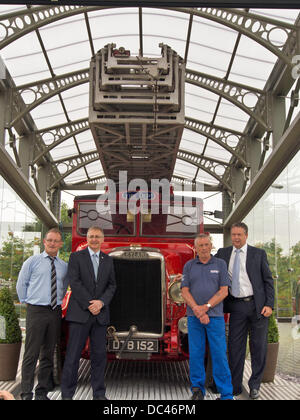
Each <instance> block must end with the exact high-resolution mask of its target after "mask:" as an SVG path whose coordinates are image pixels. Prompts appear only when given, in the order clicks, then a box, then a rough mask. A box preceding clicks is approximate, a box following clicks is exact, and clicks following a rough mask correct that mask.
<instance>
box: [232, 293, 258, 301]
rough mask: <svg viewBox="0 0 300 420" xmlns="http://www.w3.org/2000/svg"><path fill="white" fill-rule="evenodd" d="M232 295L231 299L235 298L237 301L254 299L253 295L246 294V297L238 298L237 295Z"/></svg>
mask: <svg viewBox="0 0 300 420" xmlns="http://www.w3.org/2000/svg"><path fill="white" fill-rule="evenodd" d="M230 297H231V299H233V300H235V301H237V302H250V301H251V300H253V299H254V297H253V296H246V297H240V298H238V297H235V296H232V295H230Z"/></svg>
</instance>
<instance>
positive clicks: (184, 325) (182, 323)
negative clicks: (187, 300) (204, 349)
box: [178, 316, 188, 334]
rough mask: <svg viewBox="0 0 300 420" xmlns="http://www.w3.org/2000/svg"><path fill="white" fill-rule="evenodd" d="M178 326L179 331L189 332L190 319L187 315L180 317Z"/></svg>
mask: <svg viewBox="0 0 300 420" xmlns="http://www.w3.org/2000/svg"><path fill="white" fill-rule="evenodd" d="M178 328H179V331H181V332H182V333H183V334H187V333H188V320H187V317H186V316H184V317H183V318H180V320H179V321H178Z"/></svg>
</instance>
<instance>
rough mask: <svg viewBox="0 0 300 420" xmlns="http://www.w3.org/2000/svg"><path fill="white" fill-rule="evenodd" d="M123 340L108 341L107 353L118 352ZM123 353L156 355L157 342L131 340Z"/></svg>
mask: <svg viewBox="0 0 300 420" xmlns="http://www.w3.org/2000/svg"><path fill="white" fill-rule="evenodd" d="M125 341H126V340H125V338H124V339H121V338H119V340H118V341H117V340H113V339H111V338H110V339H108V351H120V350H121V349H122V347H123V344H124V343H125ZM123 351H125V352H130V351H133V352H145V353H157V352H158V340H148V339H138V338H132V339H130V340H128V341H127V343H126V346H125V348H124V349H123Z"/></svg>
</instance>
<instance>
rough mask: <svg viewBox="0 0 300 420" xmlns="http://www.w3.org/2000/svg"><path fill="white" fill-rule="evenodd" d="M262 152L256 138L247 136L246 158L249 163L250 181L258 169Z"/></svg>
mask: <svg viewBox="0 0 300 420" xmlns="http://www.w3.org/2000/svg"><path fill="white" fill-rule="evenodd" d="M261 154H262V145H261V143H260V141H259V140H258V139H255V138H252V137H248V138H247V139H246V160H247V162H248V163H249V164H250V181H252V179H253V178H254V177H255V175H256V174H257V172H258V171H259V164H260V159H261Z"/></svg>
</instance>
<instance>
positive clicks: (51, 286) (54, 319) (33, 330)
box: [17, 228, 68, 400]
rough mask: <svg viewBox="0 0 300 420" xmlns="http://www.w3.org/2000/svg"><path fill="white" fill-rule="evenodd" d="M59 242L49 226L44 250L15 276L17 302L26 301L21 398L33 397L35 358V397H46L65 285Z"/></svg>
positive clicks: (60, 238)
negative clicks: (37, 366) (36, 371)
mask: <svg viewBox="0 0 300 420" xmlns="http://www.w3.org/2000/svg"><path fill="white" fill-rule="evenodd" d="M62 245H63V242H62V236H61V233H60V231H59V230H58V229H55V228H53V229H50V230H49V231H48V232H47V234H46V236H45V239H44V248H45V250H44V252H42V253H41V254H39V255H33V256H31V257H29V258H28V259H27V260H26V261H25V262H24V264H23V266H22V269H21V271H20V273H19V277H18V282H17V293H18V296H19V299H20V302H21V303H26V304H27V312H26V340H25V351H24V357H23V363H22V381H21V398H22V399H24V400H31V399H32V397H33V392H32V389H33V383H34V371H35V368H36V364H37V361H38V359H39V374H38V384H37V386H36V388H35V399H36V400H47V399H48V397H47V392H48V387H49V384H50V381H51V375H52V370H53V354H54V349H55V345H56V343H57V341H58V337H59V334H60V323H61V303H62V300H63V297H64V295H65V293H66V290H67V287H68V285H67V284H66V280H65V276H66V273H67V263H65V262H64V261H62V260H61V259H60V258H58V256H57V253H58V250H59V249H60V248H61V247H62ZM39 356H40V358H39Z"/></svg>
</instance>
